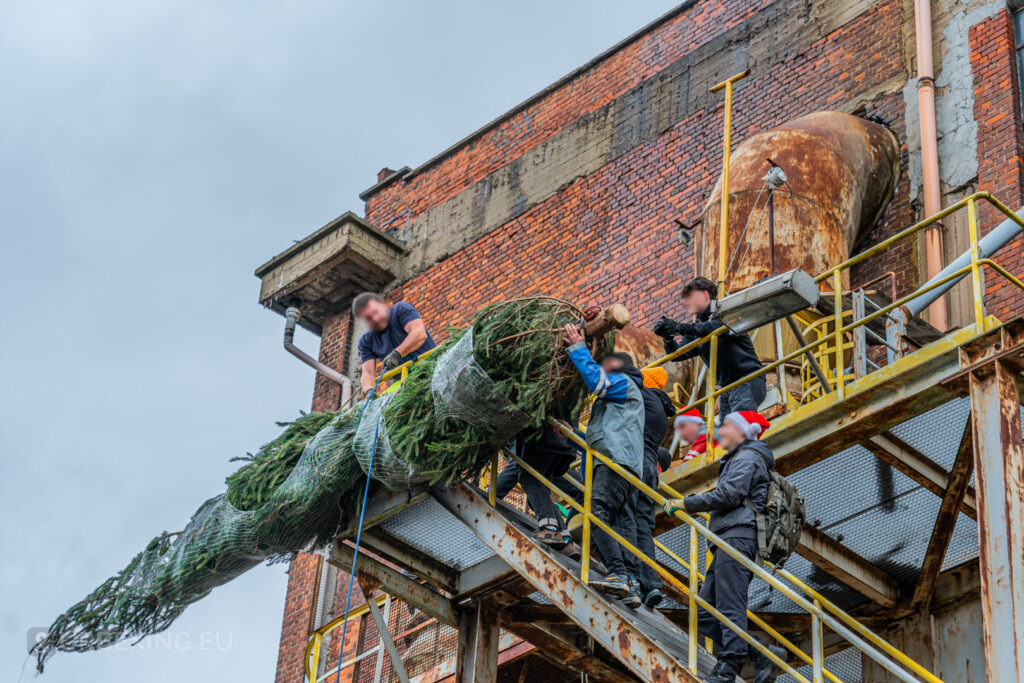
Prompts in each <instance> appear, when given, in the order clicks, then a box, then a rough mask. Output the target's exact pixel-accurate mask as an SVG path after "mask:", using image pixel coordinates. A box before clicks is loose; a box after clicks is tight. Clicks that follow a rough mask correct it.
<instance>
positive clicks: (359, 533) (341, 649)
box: [334, 356, 418, 681]
mask: <svg viewBox="0 0 1024 683" xmlns="http://www.w3.org/2000/svg"><path fill="white" fill-rule="evenodd" d="M417 360H418V359H417V358H416V357H415V356H414V357H413V360H412V367H410V368H409V371H410V372H412V368H414V367H416V361H417ZM385 374H386V373H381V376H380V377H378V378H377V382H376V383H375V384H374V385H373V391H371V392H370V393H369V394H367V396H366V400H365V401H364V402H363V407H362V408H360V410H359V418H358V419H357V420H356V430H358V429H359V424H360V423H361V422H362V421H363V413H365V412H366V407H367V406H368V405H370V401H371V400H373V398H374V397H375V396H376V395H377V387H378V386H380V382H381V380H382V379H384V375H385ZM383 419H384V416H383V415H381V417H380V418H378V420H377V425H376V426H375V427H374V428H373V445H372V446H371V447H370V462H369V464H368V465H367V467H366V486H365V487H364V488H363V504H362V506H361V508H360V510H359V526H358V527H357V528H356V546H355V549H354V550H353V552H352V571H351V572H349V574H348V594H347V595H346V596H345V621H343V622H342V624H341V643H340V644H339V646H338V670H337V671H336V672H335V674H334V680H335V681H340V680H341V665H342V664H343V663H344V661H345V636H346V634H347V633H348V614H349V610H350V609H351V607H352V587H353V585H354V584H355V578H356V562H358V561H359V544H360V543H361V542H362V540H363V519H364V515H365V514H366V500H367V498H369V496H370V479H371V476H370V475H371V473H372V472H373V458H374V456H375V455H376V454H377V435H378V434H379V433H380V423H381V420H383ZM367 599H372V596H367Z"/></svg>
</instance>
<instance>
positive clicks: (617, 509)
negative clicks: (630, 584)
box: [591, 463, 637, 577]
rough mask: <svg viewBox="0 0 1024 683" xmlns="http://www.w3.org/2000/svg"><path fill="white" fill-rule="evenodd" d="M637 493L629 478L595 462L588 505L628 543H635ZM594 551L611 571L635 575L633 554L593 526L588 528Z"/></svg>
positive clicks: (623, 574)
mask: <svg viewBox="0 0 1024 683" xmlns="http://www.w3.org/2000/svg"><path fill="white" fill-rule="evenodd" d="M636 494H637V490H636V489H635V488H633V487H632V486H631V485H630V483H629V482H628V481H626V480H625V479H623V478H622V477H620V476H619V475H617V474H615V472H613V471H612V470H611V468H610V467H607V466H606V465H603V464H599V463H595V464H594V482H593V493H592V494H591V506H592V508H593V512H594V515H595V516H596V517H597V518H598V519H600V520H601V521H602V522H604V523H605V524H607V525H608V526H610V527H611V528H612V530H613V531H615V532H616V533H617V534H619V535H620V536H622V537H623V538H624V539H626V540H627V541H629V542H630V543H634V544H635V543H636V519H635V514H636ZM591 538H592V539H593V547H594V551H595V552H597V554H598V555H599V556H600V558H601V561H602V562H603V563H604V565H605V567H607V568H608V572H609V573H610V574H618V575H620V576H626V577H628V576H635V575H636V557H635V556H634V555H633V554H632V553H631V552H629V551H628V550H626V549H624V548H623V547H622V546H620V545H619V543H618V541H616V540H615V539H613V538H612V537H611V536H609V535H608V534H607V533H605V532H604V531H603V530H601V529H598V528H597V527H596V526H595V527H593V529H592V531H591Z"/></svg>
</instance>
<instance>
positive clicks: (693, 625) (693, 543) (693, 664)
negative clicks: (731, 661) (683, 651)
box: [686, 527, 700, 673]
mask: <svg viewBox="0 0 1024 683" xmlns="http://www.w3.org/2000/svg"><path fill="white" fill-rule="evenodd" d="M689 531H690V566H689V568H688V570H689V572H690V584H689V588H690V591H689V595H688V596H687V597H688V598H689V599H690V605H689V607H690V610H689V611H690V613H689V615H688V621H689V633H688V635H689V637H690V641H689V643H688V646H689V651H688V653H687V663H686V666H687V667H688V668H689V669H690V671H693V672H695V673H696V671H697V638H698V635H697V590H698V588H697V556H698V555H699V554H700V551H699V546H698V543H699V541H698V539H697V530H696V529H694V528H692V527H691V528H690V530H689Z"/></svg>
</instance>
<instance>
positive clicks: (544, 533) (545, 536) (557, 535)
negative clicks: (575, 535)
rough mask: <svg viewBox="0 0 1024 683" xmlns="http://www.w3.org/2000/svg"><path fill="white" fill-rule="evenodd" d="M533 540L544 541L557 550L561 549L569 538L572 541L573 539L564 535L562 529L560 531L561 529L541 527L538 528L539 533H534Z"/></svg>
mask: <svg viewBox="0 0 1024 683" xmlns="http://www.w3.org/2000/svg"><path fill="white" fill-rule="evenodd" d="M533 540H535V541H537V542H538V543H543V544H544V545H546V546H549V547H551V548H554V549H555V550H561V549H562V548H564V547H565V544H566V542H567V540H568V541H571V540H572V539H571V538H568V539H567V538H566V536H565V535H563V533H562V531H560V530H559V529H547V528H544V527H541V528H540V529H538V530H537V533H535V534H534V535H533Z"/></svg>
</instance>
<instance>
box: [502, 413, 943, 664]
mask: <svg viewBox="0 0 1024 683" xmlns="http://www.w3.org/2000/svg"><path fill="white" fill-rule="evenodd" d="M548 422H549V423H550V424H551V425H552V426H553V427H555V428H557V429H558V430H559V431H561V432H562V433H563V434H564V435H565V436H566V437H568V438H569V439H571V440H572V441H573V442H575V443H576V444H577V445H578V446H580V447H581V448H583V449H585V452H586V458H585V460H584V464H583V467H584V475H583V476H584V482H583V485H582V491H583V503H582V504H580V503H578V502H577V501H576V500H575V498H573V497H572V496H570V495H569V494H567V493H566V492H565V491H563V490H562V489H561V488H559V487H558V486H557V485H556V484H555V483H554V482H552V481H551V480H549V479H548V478H547V477H545V476H544V475H543V474H541V473H540V472H538V471H537V470H536V469H535V468H533V467H532V466H530V465H529V464H527V463H526V462H525V461H523V460H522V459H521V458H519V457H518V456H516V455H515V454H513V453H511V452H508V451H504V454H505V457H507V458H509V459H510V460H513V461H515V462H516V463H517V464H518V465H519V466H520V467H521V468H522V469H523V470H524V471H526V472H528V473H529V474H530V475H532V476H533V477H535V478H536V479H537V480H538V481H540V482H541V483H542V484H543V485H544V486H546V487H547V488H548V489H549V490H551V491H552V492H553V493H555V494H556V495H557V496H559V497H560V498H561V499H562V500H563V501H564V502H565V503H566V504H567V505H569V506H570V507H572V508H573V509H574V510H576V511H577V512H579V513H580V514H581V515H583V529H582V531H583V539H582V559H581V565H580V580H581V581H583V582H584V583H589V580H590V570H591V566H590V565H591V550H590V536H591V530H592V528H593V527H595V526H596V527H597V528H598V529H600V530H601V531H603V532H604V533H606V534H608V535H609V536H610V537H611V538H613V539H614V540H615V541H616V542H617V543H618V544H619V545H621V546H622V547H623V548H624V549H625V550H627V551H628V552H630V553H631V554H632V555H633V556H635V557H636V558H637V559H638V560H640V561H641V562H643V563H644V564H646V565H647V566H648V567H650V568H651V569H653V570H654V571H655V573H657V574H658V576H660V577H661V578H662V579H663V580H664V581H667V582H668V583H669V584H670V585H671V586H672V587H673V588H674V589H675V590H677V591H679V592H680V593H681V594H682V595H684V596H686V598H687V600H688V601H689V606H688V607H689V609H688V613H689V614H688V616H689V624H688V629H687V630H688V636H689V652H688V653H687V654H688V660H687V667H688V668H689V669H690V670H691V671H694V672H696V671H697V643H698V640H699V634H698V631H697V609H698V608H701V609H704V610H706V611H707V612H708V613H709V614H711V615H712V616H713V617H714V618H715V619H717V620H718V621H720V622H721V623H722V624H723V625H724V626H726V627H727V628H729V629H730V630H731V631H733V632H734V633H736V634H737V635H738V636H739V637H740V638H742V639H743V640H744V641H746V643H747V644H748V645H749V646H750V647H753V648H754V649H756V650H757V651H758V652H760V653H761V654H763V655H764V656H766V657H768V659H770V660H771V661H772V662H773V663H774V664H775V665H776V666H778V667H779V668H781V669H782V670H784V671H785V672H786V673H788V674H789V675H790V676H793V678H795V679H796V680H798V681H803V682H804V683H811V681H813V683H821V682H822V681H824V680H825V679H826V678H827V679H828V680H830V681H833V682H834V683H838V682H839V679H838V678H836V677H835V675H834V674H832V673H831V672H828V671H827V670H826V669H825V668H824V649H823V648H824V646H823V643H822V639H821V638H820V634H821V629H822V625H824V626H828V627H829V628H830V629H831V630H832V631H834V632H835V633H837V634H838V635H840V636H842V637H843V638H844V639H845V640H847V642H849V643H850V644H851V645H853V646H854V647H856V648H857V649H858V650H860V651H861V652H863V653H865V654H866V655H868V656H869V657H871V658H872V659H873V660H874V661H876V662H877V663H878V664H879V665H880V666H882V667H883V668H885V669H886V670H887V671H889V672H890V673H892V674H893V675H894V676H895V677H896V678H897V679H899V680H902V681H906V682H907V683H913V682H914V681H917V680H918V678H915V677H914V676H917V677H919V678H920V679H922V680H924V681H927V682H928V683H942V681H941V679H939V678H938V677H936V676H935V675H933V674H932V673H931V672H930V671H928V670H927V669H925V668H924V667H922V666H921V665H920V664H918V663H917V662H915V661H914V660H912V659H911V658H910V657H908V656H907V655H906V654H904V653H903V652H901V651H899V650H897V649H896V648H895V647H893V646H892V645H891V644H889V643H888V642H886V641H885V640H884V639H882V638H881V637H879V636H878V635H877V634H875V633H874V632H872V631H870V630H869V629H868V628H867V627H865V626H864V625H863V624H861V623H860V622H858V621H857V620H856V619H854V618H853V617H852V616H850V615H848V614H846V613H845V612H843V611H842V610H840V609H839V608H838V607H836V606H835V605H833V604H832V603H831V602H830V601H829V600H828V599H826V598H825V597H824V596H822V595H821V594H820V593H818V592H817V591H814V590H813V589H811V588H810V587H809V586H807V585H806V584H804V583H803V582H802V581H800V580H799V579H797V578H796V577H794V576H792V575H791V574H790V573H789V572H787V571H785V570H783V569H781V568H778V567H775V566H774V565H771V564H770V563H765V564H766V565H767V566H768V567H769V568H770V569H771V570H772V572H769V571H766V570H765V569H764V568H763V567H762V566H760V565H759V564H758V563H756V562H754V561H752V560H750V559H749V558H747V557H746V556H745V555H743V554H742V553H740V552H739V551H737V550H736V549H735V548H733V547H732V546H730V545H729V544H728V543H726V542H725V541H723V540H722V539H721V538H719V537H718V536H717V535H716V534H715V533H713V532H712V531H711V530H710V529H708V528H707V527H705V526H704V525H703V524H700V523H698V522H697V521H696V520H695V519H694V518H693V517H691V516H690V515H689V514H687V513H685V512H683V511H680V510H677V511H675V513H674V516H675V517H676V518H677V519H678V520H679V521H681V522H683V523H684V524H686V525H688V526H689V527H690V530H691V532H690V548H689V551H690V552H689V555H690V559H689V561H688V562H684V561H683V560H682V558H680V557H679V556H678V554H676V553H675V552H674V551H672V550H671V549H669V548H667V547H666V546H665V545H664V544H662V543H660V542H659V544H658V545H657V547H659V548H661V549H662V550H663V552H665V551H667V553H668V554H669V557H671V558H672V559H673V560H675V561H676V562H679V563H680V564H681V565H682V566H684V567H685V568H686V569H687V572H688V574H689V577H688V582H687V583H683V581H682V580H681V579H680V578H679V577H678V576H676V575H675V574H674V573H673V572H672V571H670V570H668V569H666V568H665V567H664V566H662V565H661V564H660V563H659V562H658V561H657V560H656V559H655V558H652V557H650V556H648V555H647V554H645V553H644V552H643V551H641V550H640V549H639V548H637V547H636V546H635V545H634V544H633V543H631V542H630V541H628V540H627V539H625V538H623V537H622V536H621V535H620V534H619V533H617V532H616V531H615V530H614V529H612V527H611V526H610V525H609V524H607V523H606V522H605V521H603V520H601V519H600V518H598V517H597V516H596V515H594V513H593V512H592V503H593V496H592V493H593V488H592V487H593V471H594V463H595V460H596V461H598V462H600V463H601V464H603V465H604V466H606V467H608V468H610V469H611V470H612V471H613V472H615V473H616V474H617V475H618V476H620V477H622V478H623V479H625V480H626V481H627V482H629V484H630V485H632V486H633V487H634V488H636V489H638V490H639V492H640V493H642V494H643V495H646V496H648V497H649V498H651V499H652V500H653V501H654V502H655V503H656V504H658V505H662V506H664V505H665V503H667V501H668V497H666V496H664V495H662V494H661V493H660V492H659V491H655V490H654V489H652V488H650V487H649V486H647V485H646V484H644V483H643V481H642V480H640V478H639V477H637V476H636V475H635V474H633V473H632V472H630V471H628V470H626V469H625V468H623V467H622V466H621V465H619V464H618V463H616V462H614V461H613V460H612V459H611V458H609V457H608V456H606V455H605V454H603V453H601V452H600V451H597V450H594V449H593V448H591V447H590V446H589V445H588V444H587V443H586V442H585V441H583V440H582V439H581V438H580V437H579V436H578V435H577V434H576V432H575V430H573V429H572V427H570V426H569V425H567V424H565V423H563V422H559V421H557V420H553V419H550V418H549V419H548ZM496 460H497V459H496V458H495V461H494V462H492V465H491V466H492V467H493V468H495V470H494V471H495V472H497V464H496ZM496 478H497V477H496V475H492V476H491V478H490V480H491V481H492V482H493V481H495V480H496ZM569 479H571V478H569ZM574 484H576V485H578V484H579V482H574ZM659 489H661V490H664V491H665V493H667V494H668V495H669V496H671V497H673V498H679V497H681V496H680V494H679V493H678V492H677V491H675V490H674V489H672V488H671V487H670V486H668V485H667V484H665V483H664V482H659ZM488 497H489V499H490V500H491V502H492V505H493V502H494V499H495V494H494V486H493V485H492V486H491V487H490V491H489V496H488ZM698 535H699V536H703V537H704V538H705V540H706V542H708V543H709V544H713V545H714V546H716V547H717V548H718V549H719V550H721V551H722V552H724V553H726V554H727V555H729V556H730V557H732V558H733V559H734V560H736V561H737V562H739V563H740V564H742V565H743V566H744V567H745V568H746V569H747V570H749V571H750V572H751V573H752V574H753V575H754V576H756V577H758V578H759V579H761V580H763V581H765V582H766V583H768V584H769V585H770V586H771V587H772V588H773V589H775V590H777V591H779V593H780V594H782V595H784V596H786V597H787V598H789V599H790V600H791V601H793V602H794V603H795V604H796V605H797V606H798V607H800V608H801V609H803V610H804V611H805V612H807V613H809V614H810V615H811V630H812V636H813V635H814V634H818V636H819V637H812V652H811V654H807V653H806V652H804V651H803V650H801V649H800V648H799V647H797V646H796V645H795V644H794V643H793V642H792V641H790V640H788V639H787V638H785V637H784V636H783V635H782V634H780V633H779V632H778V631H777V630H775V629H774V628H772V627H771V626H770V625H769V624H768V623H767V622H765V621H764V620H763V619H761V618H760V617H758V616H757V615H755V614H752V613H749V612H748V617H752V618H751V621H752V622H753V623H754V624H755V625H756V626H757V627H758V628H760V629H762V630H764V632H765V633H767V634H768V635H769V636H771V637H772V638H774V639H775V640H776V641H777V642H779V643H780V644H781V645H782V646H783V647H785V648H786V649H787V650H788V651H790V652H792V653H793V654H794V655H795V656H796V657H797V658H798V659H800V660H801V661H803V662H804V663H806V664H809V665H810V666H811V668H812V671H813V674H812V679H808V678H806V677H805V676H804V675H802V674H801V673H800V672H799V671H797V670H796V669H795V668H794V667H793V666H791V665H790V664H789V663H787V662H786V661H784V660H782V659H781V658H780V657H778V656H777V655H776V654H775V653H774V652H772V651H771V650H769V649H768V648H767V647H766V646H765V645H764V644H763V643H762V642H761V641H759V640H757V639H756V638H754V637H753V636H751V635H750V634H749V633H747V632H746V631H745V630H744V629H742V628H740V627H739V626H738V625H737V624H736V623H734V622H733V621H732V620H730V619H729V618H728V617H726V616H725V615H724V614H722V613H721V612H719V611H718V610H717V609H715V607H714V605H711V604H710V603H708V602H707V601H706V600H705V599H704V598H702V597H701V596H700V595H699V594H698V587H699V583H698V582H699V579H700V576H699V572H698V571H697V560H698ZM776 575H778V576H781V577H782V578H784V579H785V581H782V580H780V579H779V578H778V577H777V576H776ZM787 582H789V583H787ZM792 586H796V587H797V588H796V589H794V588H793V587H792ZM798 591H799V592H798ZM801 593H803V595H802V594H801Z"/></svg>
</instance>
